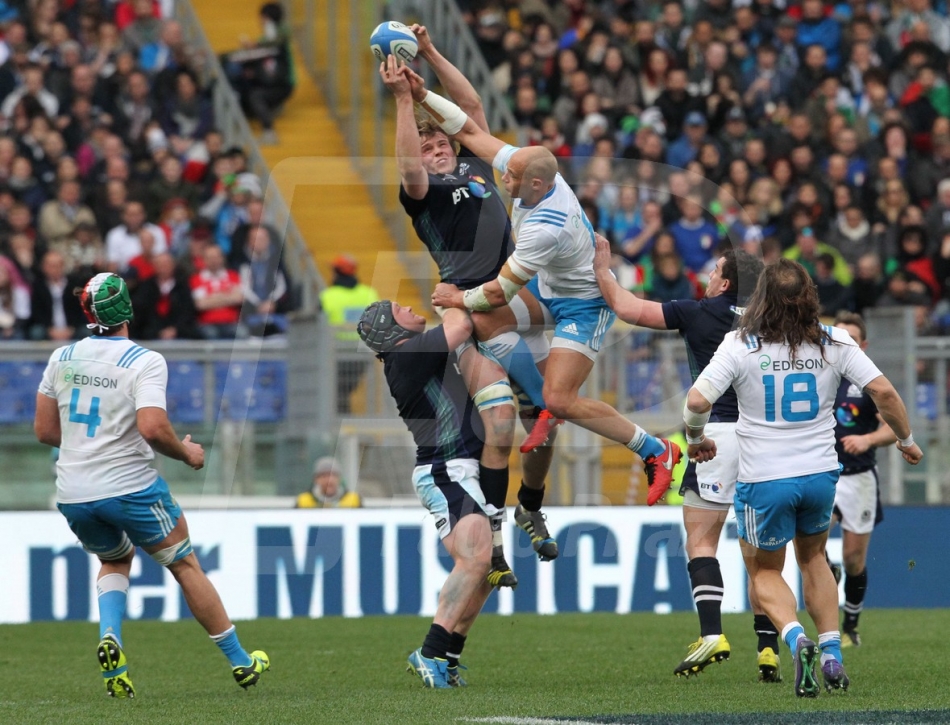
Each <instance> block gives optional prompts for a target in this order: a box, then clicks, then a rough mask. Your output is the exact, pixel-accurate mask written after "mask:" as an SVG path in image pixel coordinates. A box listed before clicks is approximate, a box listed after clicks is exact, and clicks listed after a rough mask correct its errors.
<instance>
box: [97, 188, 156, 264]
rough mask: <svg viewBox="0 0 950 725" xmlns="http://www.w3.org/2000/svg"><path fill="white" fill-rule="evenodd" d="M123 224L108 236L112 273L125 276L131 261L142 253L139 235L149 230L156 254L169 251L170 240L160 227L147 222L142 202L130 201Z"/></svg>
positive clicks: (108, 256) (107, 251)
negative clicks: (153, 238) (153, 240)
mask: <svg viewBox="0 0 950 725" xmlns="http://www.w3.org/2000/svg"><path fill="white" fill-rule="evenodd" d="M122 222H123V223H122V224H120V225H119V226H117V227H115V228H114V229H111V230H110V231H109V233H108V234H106V261H107V263H108V264H109V267H110V269H111V270H112V271H114V272H118V273H119V274H123V273H124V272H125V270H126V269H127V268H128V266H129V260H131V259H132V258H133V257H137V256H138V255H139V254H141V253H142V243H141V241H140V239H139V233H140V232H141V231H142V230H143V229H148V231H150V232H151V233H152V235H153V236H154V237H155V254H164V253H165V252H167V251H168V240H166V239H165V232H163V231H162V230H161V228H160V227H158V226H156V225H155V224H152V223H150V222H147V221H146V217H145V207H144V205H143V204H142V202H139V201H129V202H126V204H125V209H124V210H123V212H122Z"/></svg>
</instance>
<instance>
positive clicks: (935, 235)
mask: <svg viewBox="0 0 950 725" xmlns="http://www.w3.org/2000/svg"><path fill="white" fill-rule="evenodd" d="M924 219H925V221H926V224H927V237H928V239H930V240H931V243H932V244H933V245H934V246H935V247H937V248H938V249H939V246H938V245H940V244H941V243H942V240H943V238H944V235H945V234H947V232H950V177H948V178H945V179H943V180H941V182H940V183H939V184H938V185H937V198H936V199H935V200H934V203H933V204H931V205H930V208H929V209H927V212H926V214H925V215H924ZM928 251H931V250H928Z"/></svg>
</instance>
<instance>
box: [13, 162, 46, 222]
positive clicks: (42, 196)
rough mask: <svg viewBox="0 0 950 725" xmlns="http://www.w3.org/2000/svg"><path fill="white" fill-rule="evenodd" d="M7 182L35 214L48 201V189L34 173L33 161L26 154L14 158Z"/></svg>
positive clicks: (34, 214)
mask: <svg viewBox="0 0 950 725" xmlns="http://www.w3.org/2000/svg"><path fill="white" fill-rule="evenodd" d="M7 184H8V185H9V187H10V189H12V190H13V193H14V194H15V195H16V198H17V199H18V200H19V201H22V202H23V203H24V204H26V206H27V207H29V209H30V213H31V214H32V215H33V216H36V214H37V213H39V210H40V207H41V206H43V204H44V203H46V200H47V198H48V197H47V195H46V191H45V190H44V189H43V186H42V184H40V182H39V180H38V179H37V178H36V177H35V176H34V175H33V162H32V161H30V160H29V159H28V158H27V157H26V156H17V157H16V158H15V159H13V164H12V165H11V167H10V177H9V178H8V179H7Z"/></svg>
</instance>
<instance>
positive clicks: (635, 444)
mask: <svg viewBox="0 0 950 725" xmlns="http://www.w3.org/2000/svg"><path fill="white" fill-rule="evenodd" d="M627 448H629V449H630V450H631V451H633V452H634V453H636V454H638V455H639V456H640V458H649V457H650V456H659V455H661V454H662V453H663V451H665V450H666V446H665V445H664V444H663V441H661V440H660V439H659V438H656V437H654V436H651V435H650V434H649V433H647V432H646V431H645V430H643V428H641V427H640V426H637V432H636V433H635V434H634V436H633V438H631V439H630V442H629V443H628V444H627Z"/></svg>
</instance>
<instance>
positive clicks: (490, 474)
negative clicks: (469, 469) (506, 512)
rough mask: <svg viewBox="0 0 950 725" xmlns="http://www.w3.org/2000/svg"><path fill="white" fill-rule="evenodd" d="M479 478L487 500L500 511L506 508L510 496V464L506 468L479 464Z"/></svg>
mask: <svg viewBox="0 0 950 725" xmlns="http://www.w3.org/2000/svg"><path fill="white" fill-rule="evenodd" d="M478 480H479V484H480V485H481V487H482V493H484V494H485V501H486V502H487V503H489V504H491V505H492V506H494V507H495V508H496V509H498V510H499V511H501V510H503V509H504V508H505V499H506V498H507V497H508V466H505V467H504V468H486V467H485V466H483V465H482V464H480V463H479V464H478Z"/></svg>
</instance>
